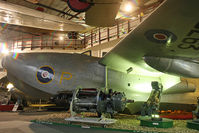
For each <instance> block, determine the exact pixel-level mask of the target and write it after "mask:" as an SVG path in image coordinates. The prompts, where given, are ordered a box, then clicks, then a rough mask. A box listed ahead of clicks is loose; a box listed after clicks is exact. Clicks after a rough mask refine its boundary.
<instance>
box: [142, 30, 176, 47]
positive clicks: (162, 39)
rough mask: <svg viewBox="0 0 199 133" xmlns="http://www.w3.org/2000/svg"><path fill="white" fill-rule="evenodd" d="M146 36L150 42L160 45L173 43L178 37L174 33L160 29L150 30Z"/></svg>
mask: <svg viewBox="0 0 199 133" xmlns="http://www.w3.org/2000/svg"><path fill="white" fill-rule="evenodd" d="M145 36H146V38H147V39H148V40H150V41H152V42H155V43H159V44H167V43H172V42H175V41H176V40H177V36H176V35H175V34H173V33H172V32H170V31H167V30H160V29H156V30H149V31H147V32H146V33H145Z"/></svg>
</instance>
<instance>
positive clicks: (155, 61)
mask: <svg viewBox="0 0 199 133" xmlns="http://www.w3.org/2000/svg"><path fill="white" fill-rule="evenodd" d="M144 60H145V62H146V63H147V64H148V65H149V66H151V67H152V68H154V69H156V70H158V71H160V72H163V73H169V74H173V75H180V76H183V77H189V78H198V77H199V71H198V70H199V63H198V62H194V61H191V60H189V61H188V60H183V59H175V58H166V57H153V56H145V57H144Z"/></svg>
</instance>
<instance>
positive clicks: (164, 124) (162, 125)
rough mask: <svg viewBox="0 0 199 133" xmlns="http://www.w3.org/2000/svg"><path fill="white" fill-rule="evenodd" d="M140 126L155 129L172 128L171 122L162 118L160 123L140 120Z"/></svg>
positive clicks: (146, 119)
mask: <svg viewBox="0 0 199 133" xmlns="http://www.w3.org/2000/svg"><path fill="white" fill-rule="evenodd" d="M140 126H146V127H155V128H172V127H173V120H171V119H166V118H163V119H162V121H154V120H151V118H148V117H147V118H145V119H144V118H142V119H141V120H140Z"/></svg>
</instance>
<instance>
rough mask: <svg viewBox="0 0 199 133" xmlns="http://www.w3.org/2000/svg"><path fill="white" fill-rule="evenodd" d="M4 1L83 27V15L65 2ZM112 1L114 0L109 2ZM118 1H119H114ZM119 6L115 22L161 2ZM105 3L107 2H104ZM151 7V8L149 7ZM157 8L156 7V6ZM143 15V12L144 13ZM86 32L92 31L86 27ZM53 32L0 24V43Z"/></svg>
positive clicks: (135, 0) (152, 0) (136, 0)
mask: <svg viewBox="0 0 199 133" xmlns="http://www.w3.org/2000/svg"><path fill="white" fill-rule="evenodd" d="M1 1H6V2H9V3H12V4H16V5H20V6H24V7H28V8H31V9H34V10H37V11H41V12H44V13H47V14H51V15H54V16H58V17H60V18H63V19H66V20H71V21H74V22H77V23H78V24H80V25H84V26H85V13H84V12H81V13H78V12H74V11H72V10H71V9H70V7H69V6H68V4H67V0H1ZM94 1H103V0H94ZM111 1H114V0H111ZM115 1H120V0H115ZM121 1H122V3H121V6H120V9H119V12H118V14H117V17H116V19H117V21H126V19H131V18H132V17H137V16H138V15H139V13H141V12H143V11H144V10H145V11H146V12H151V11H152V10H151V7H152V6H153V5H155V4H159V3H161V2H162V1H163V0H121ZM106 2H107V0H106ZM127 2H131V3H133V4H134V9H133V10H132V11H131V12H128V13H125V14H124V12H125V11H124V7H125V3H127ZM151 5H152V6H151ZM156 7H157V6H156ZM144 13H145V12H144ZM86 27H87V30H86V31H88V30H90V29H92V28H93V27H90V26H88V25H86ZM52 32H53V31H50V30H42V29H39V28H27V27H22V26H16V25H10V24H4V23H1V27H0V35H1V38H0V41H1V42H2V41H5V40H6V41H7V40H10V38H14V37H21V36H23V35H24V34H29V35H38V34H40V35H41V34H52ZM60 33H61V34H65V33H66V32H63V31H59V32H57V31H56V32H53V34H60Z"/></svg>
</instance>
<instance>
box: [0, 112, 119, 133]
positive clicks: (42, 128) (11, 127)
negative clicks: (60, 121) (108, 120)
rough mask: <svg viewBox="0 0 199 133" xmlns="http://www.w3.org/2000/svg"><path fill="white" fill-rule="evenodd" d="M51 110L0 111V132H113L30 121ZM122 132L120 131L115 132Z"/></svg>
mask: <svg viewBox="0 0 199 133" xmlns="http://www.w3.org/2000/svg"><path fill="white" fill-rule="evenodd" d="M49 113H52V112H34V113H13V112H0V133H115V132H116V131H105V130H95V129H86V128H80V127H66V126H57V125H44V124H36V123H32V122H30V120H34V119H37V118H42V117H46V116H47V115H48V114H49ZM117 133H122V132H117Z"/></svg>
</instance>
